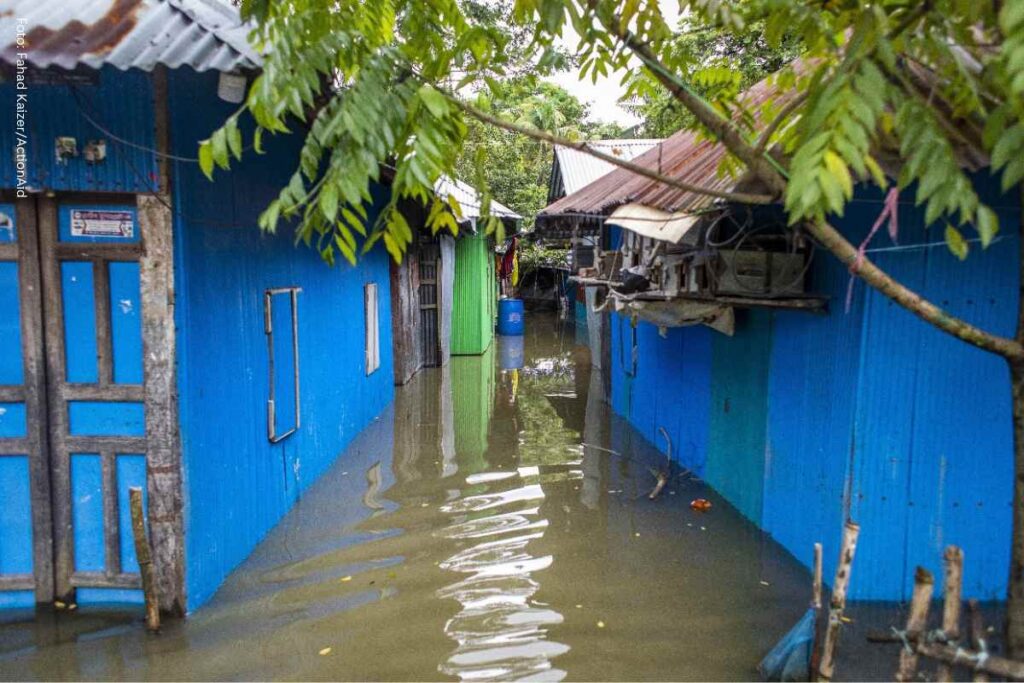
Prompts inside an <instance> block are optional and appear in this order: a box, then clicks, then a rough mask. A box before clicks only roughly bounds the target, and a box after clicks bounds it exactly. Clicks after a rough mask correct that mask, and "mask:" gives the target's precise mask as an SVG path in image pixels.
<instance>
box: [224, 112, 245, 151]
mask: <svg viewBox="0 0 1024 683" xmlns="http://www.w3.org/2000/svg"><path fill="white" fill-rule="evenodd" d="M224 129H225V130H226V131H227V138H228V147H229V148H230V149H231V154H233V155H234V157H235V158H236V159H238V160H239V161H241V160H242V134H241V133H240V132H239V130H238V119H237V117H234V116H232V117H231V118H230V119H228V120H227V122H226V123H225V124H224Z"/></svg>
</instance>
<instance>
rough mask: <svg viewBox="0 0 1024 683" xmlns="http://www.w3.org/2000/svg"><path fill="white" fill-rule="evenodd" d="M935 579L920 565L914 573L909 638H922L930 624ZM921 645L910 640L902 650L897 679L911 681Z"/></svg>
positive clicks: (908, 617)
mask: <svg viewBox="0 0 1024 683" xmlns="http://www.w3.org/2000/svg"><path fill="white" fill-rule="evenodd" d="M934 586H935V579H934V578H932V573H931V572H930V571H928V570H927V569H925V568H924V567H918V568H917V571H916V572H915V573H914V594H913V597H912V598H911V599H910V614H909V615H908V616H907V629H906V635H907V637H908V638H920V637H921V635H922V634H923V633H924V630H925V627H926V626H927V625H928V608H929V607H930V605H931V600H932V591H933V590H934ZM919 649H920V647H919V646H918V647H915V646H913V645H911V644H910V643H909V642H908V644H907V645H905V646H904V647H903V648H902V649H901V650H900V663H899V668H897V669H896V680H897V681H911V680H913V679H914V674H915V672H916V671H917V653H918V650H919Z"/></svg>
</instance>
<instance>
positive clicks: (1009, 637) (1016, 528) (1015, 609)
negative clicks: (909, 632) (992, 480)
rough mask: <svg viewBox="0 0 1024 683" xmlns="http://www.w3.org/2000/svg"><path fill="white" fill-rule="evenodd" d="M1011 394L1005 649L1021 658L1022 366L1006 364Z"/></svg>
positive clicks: (1023, 581)
mask: <svg viewBox="0 0 1024 683" xmlns="http://www.w3.org/2000/svg"><path fill="white" fill-rule="evenodd" d="M1009 365H1010V381H1011V386H1012V392H1013V530H1012V532H1011V533H1012V537H1011V542H1010V584H1009V590H1008V595H1007V598H1006V646H1007V648H1008V651H1009V654H1010V657H1011V658H1013V659H1021V658H1024V363H1021V362H1019V361H1018V362H1013V361H1010V362H1009Z"/></svg>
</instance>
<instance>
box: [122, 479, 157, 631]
mask: <svg viewBox="0 0 1024 683" xmlns="http://www.w3.org/2000/svg"><path fill="white" fill-rule="evenodd" d="M128 500H129V506H130V508H131V513H132V535H133V536H135V557H136V558H137V559H138V562H139V574H141V576H142V593H143V595H144V596H145V599H146V628H147V629H149V630H150V631H159V630H160V596H159V595H157V587H156V576H155V574H154V571H153V556H152V553H150V550H149V541H148V540H147V539H146V522H145V519H144V517H143V514H142V489H141V488H139V487H137V486H133V487H131V488H130V489H128Z"/></svg>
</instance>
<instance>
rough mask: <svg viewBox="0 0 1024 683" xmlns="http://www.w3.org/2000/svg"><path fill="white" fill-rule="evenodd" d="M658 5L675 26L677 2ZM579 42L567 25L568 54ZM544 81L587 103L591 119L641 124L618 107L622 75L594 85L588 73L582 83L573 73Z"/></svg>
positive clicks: (564, 40) (670, 0)
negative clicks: (560, 87)
mask: <svg viewBox="0 0 1024 683" xmlns="http://www.w3.org/2000/svg"><path fill="white" fill-rule="evenodd" d="M659 5H661V13H662V15H663V16H664V17H665V21H667V22H668V24H669V25H670V26H674V25H675V23H676V22H677V21H678V19H679V3H678V0H659ZM578 39H579V37H578V36H577V34H576V32H575V31H574V30H573V29H572V26H569V25H566V27H565V35H564V36H563V38H562V44H563V46H564V47H565V48H566V49H568V50H569V51H570V52H575V50H576V43H577V41H578ZM547 80H548V81H551V82H552V83H555V84H557V85H560V86H562V87H563V88H565V89H566V90H568V91H569V92H570V93H572V94H573V95H575V96H576V97H578V98H579V99H580V101H582V102H585V103H587V104H589V105H590V118H591V120H594V121H612V122H615V123H619V124H622V125H625V126H633V125H636V124H638V123H640V119H639V117H637V116H634V115H633V114H631V113H629V112H628V111H626V110H625V109H624V108H623V107H621V106H619V103H618V99H619V98H620V97H622V95H623V93H624V92H625V88H624V87H623V86H622V85H620V81H621V80H622V73H621V72H618V73H614V74H609V75H608V76H606V77H604V78H599V79H598V80H597V83H594V82H592V81H591V79H590V75H589V74H587V77H586V78H585V79H584V80H582V81H581V80H580V79H579V74H578V73H577V72H576V71H575V70H572V71H565V72H563V73H560V74H556V75H554V76H552V77H550V78H548V79H547Z"/></svg>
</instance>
